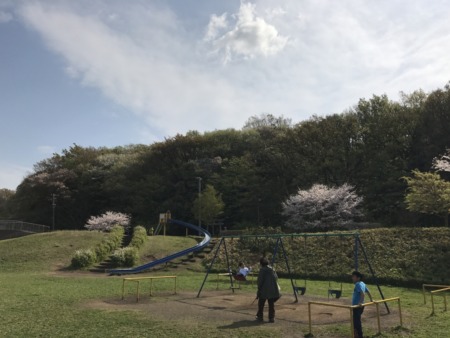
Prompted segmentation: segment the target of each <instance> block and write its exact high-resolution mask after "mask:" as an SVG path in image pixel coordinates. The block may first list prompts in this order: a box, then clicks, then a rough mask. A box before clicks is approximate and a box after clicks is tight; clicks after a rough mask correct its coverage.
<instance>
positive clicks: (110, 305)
mask: <svg viewBox="0 0 450 338" xmlns="http://www.w3.org/2000/svg"><path fill="white" fill-rule="evenodd" d="M196 296H197V294H196V293H193V292H182V293H179V294H177V295H172V294H170V293H169V292H168V293H159V294H158V295H157V296H155V297H149V296H143V297H142V298H141V299H140V301H139V302H136V298H135V297H134V296H133V295H128V296H127V297H126V299H125V300H121V299H120V298H119V297H118V298H116V299H107V300H94V301H91V302H89V303H87V304H85V306H86V307H89V308H95V309H102V310H106V311H137V312H139V313H140V315H143V316H144V317H145V316H148V317H150V318H152V319H156V320H161V321H183V322H184V321H201V322H208V324H210V325H213V326H215V327H218V328H221V329H227V328H228V329H235V328H240V327H247V326H253V325H255V326H256V325H260V324H259V323H257V322H255V321H254V319H255V314H256V311H257V301H255V298H254V294H245V293H234V294H233V293H230V292H229V291H216V292H214V291H207V292H203V293H202V295H201V297H200V298H197V297H196ZM294 300H295V299H294V298H293V296H291V295H289V296H283V297H281V299H280V300H279V301H278V302H277V303H276V306H275V309H276V321H275V324H272V325H274V326H276V327H278V329H279V330H280V331H281V332H283V336H290V337H294V336H299V337H300V336H302V335H303V334H305V333H306V332H303V333H301V332H300V331H299V329H300V327H301V328H303V329H304V330H306V328H307V325H308V301H327V300H326V299H323V298H316V297H305V296H303V297H301V298H300V299H299V302H298V303H295V302H294ZM332 302H333V303H337V304H345V305H348V300H333V301H332ZM380 310H381V313H383V316H382V319H381V321H382V327H383V328H389V327H395V326H397V325H398V313H397V310H396V309H395V308H394V306H392V307H391V314H390V315H386V314H385V313H386V310H385V309H384V307H383V308H381V307H380ZM266 311H267V309H266ZM265 314H266V316H267V312H266V313H265ZM265 319H266V320H267V318H265ZM312 322H313V325H314V326H322V325H331V324H338V323H342V324H347V323H348V324H349V330H350V314H349V310H348V309H342V308H334V307H325V306H315V305H314V306H313V309H312ZM363 322H364V326H365V327H372V328H374V329H375V328H376V327H377V319H376V309H375V307H367V308H366V309H365V311H364V315H363ZM300 334H301V335H300Z"/></svg>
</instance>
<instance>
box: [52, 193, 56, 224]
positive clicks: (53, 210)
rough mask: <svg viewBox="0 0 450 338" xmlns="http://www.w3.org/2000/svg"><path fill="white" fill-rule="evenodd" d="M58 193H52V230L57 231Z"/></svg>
mask: <svg viewBox="0 0 450 338" xmlns="http://www.w3.org/2000/svg"><path fill="white" fill-rule="evenodd" d="M55 208H56V195H55V194H52V231H55Z"/></svg>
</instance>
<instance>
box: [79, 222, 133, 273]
mask: <svg viewBox="0 0 450 338" xmlns="http://www.w3.org/2000/svg"><path fill="white" fill-rule="evenodd" d="M124 233H125V229H124V228H123V227H122V226H115V227H114V228H112V229H111V232H110V233H109V234H108V235H107V237H106V238H104V239H103V240H102V241H101V242H100V243H99V244H97V245H96V246H95V247H94V248H93V249H88V250H78V251H76V252H75V255H74V256H73V257H72V264H71V266H72V267H73V268H75V269H80V268H84V267H87V266H91V265H93V264H95V263H98V262H101V261H102V260H104V259H105V258H106V257H108V256H109V255H110V254H111V252H113V251H114V250H116V249H117V248H119V247H120V246H121V244H122V238H123V235H124Z"/></svg>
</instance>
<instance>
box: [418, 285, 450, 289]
mask: <svg viewBox="0 0 450 338" xmlns="http://www.w3.org/2000/svg"><path fill="white" fill-rule="evenodd" d="M425 287H429V288H450V285H436V284H422V288H425Z"/></svg>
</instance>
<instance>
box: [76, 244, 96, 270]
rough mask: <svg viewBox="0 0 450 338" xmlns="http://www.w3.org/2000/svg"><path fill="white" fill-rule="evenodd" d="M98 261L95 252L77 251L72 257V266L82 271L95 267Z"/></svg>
mask: <svg viewBox="0 0 450 338" xmlns="http://www.w3.org/2000/svg"><path fill="white" fill-rule="evenodd" d="M96 261H97V256H96V254H95V252H94V251H93V250H91V249H87V250H77V251H75V255H74V256H73V257H72V263H71V266H72V267H73V268H75V269H81V268H86V267H89V266H91V265H93V264H94V263H95V262H96Z"/></svg>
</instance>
